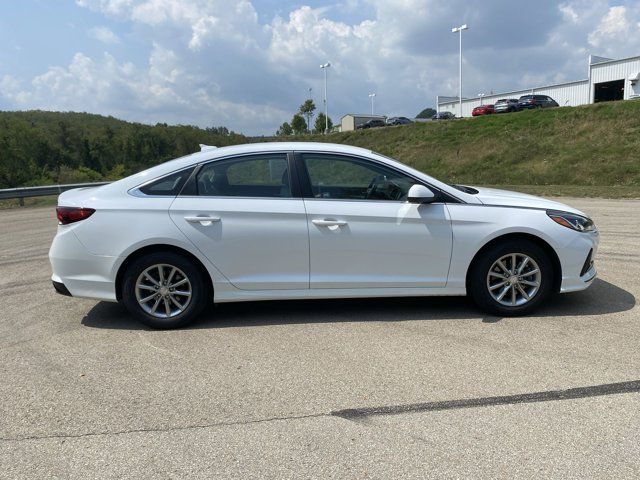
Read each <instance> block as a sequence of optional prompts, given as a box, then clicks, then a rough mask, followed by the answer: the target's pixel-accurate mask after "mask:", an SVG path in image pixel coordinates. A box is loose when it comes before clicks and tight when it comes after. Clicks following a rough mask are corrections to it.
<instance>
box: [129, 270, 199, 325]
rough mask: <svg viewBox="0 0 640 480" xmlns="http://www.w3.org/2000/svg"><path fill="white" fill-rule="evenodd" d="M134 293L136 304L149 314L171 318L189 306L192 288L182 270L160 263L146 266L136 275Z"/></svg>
mask: <svg viewBox="0 0 640 480" xmlns="http://www.w3.org/2000/svg"><path fill="white" fill-rule="evenodd" d="M135 293H136V300H137V301H138V305H139V306H140V308H142V310H144V311H145V312H147V313H148V314H149V315H152V316H154V317H156V318H172V317H175V316H176V315H180V314H181V313H182V312H184V311H185V309H186V308H187V307H188V306H189V303H190V302H191V295H192V288H191V282H190V281H189V278H188V277H187V276H186V275H185V273H184V272H183V271H182V270H180V269H179V268H178V267H174V266H173V265H169V264H164V263H162V264H156V265H152V266H150V267H148V268H147V269H145V270H144V271H143V272H142V273H141V274H140V275H139V276H138V279H137V280H136V286H135Z"/></svg>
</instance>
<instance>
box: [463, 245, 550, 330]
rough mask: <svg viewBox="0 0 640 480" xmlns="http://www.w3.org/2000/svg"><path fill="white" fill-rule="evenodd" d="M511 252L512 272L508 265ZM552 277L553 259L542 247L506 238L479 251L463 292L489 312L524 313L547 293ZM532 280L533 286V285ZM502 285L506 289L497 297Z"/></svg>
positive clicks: (547, 294)
mask: <svg viewBox="0 0 640 480" xmlns="http://www.w3.org/2000/svg"><path fill="white" fill-rule="evenodd" d="M514 255H515V256H516V272H515V273H516V274H515V275H514V274H513V269H512V264H513V256H514ZM525 258H528V260H527V261H525ZM498 261H501V263H502V265H500V263H498ZM523 263H524V265H522V264H523ZM521 265H522V267H521ZM502 267H504V268H502ZM518 269H521V274H520V275H517V271H518ZM536 269H537V270H538V272H537V273H536V272H535V270H536ZM500 276H502V278H501V277H500ZM553 278H554V271H553V263H552V262H551V259H550V258H549V256H548V254H547V253H546V252H545V251H544V250H543V249H542V248H540V247H539V246H538V245H536V244H535V243H533V242H531V241H529V240H507V241H505V242H504V243H500V244H497V245H494V246H492V247H490V248H489V249H488V250H486V251H484V252H481V253H480V256H479V257H478V258H477V259H476V260H475V261H474V263H473V265H472V268H471V270H470V272H469V275H468V277H467V292H468V293H469V295H470V296H471V298H472V299H473V300H474V302H475V303H476V305H478V307H480V308H481V309H482V310H484V311H485V312H487V313H490V314H492V315H498V316H503V317H514V316H520V315H527V314H529V313H531V312H533V311H534V310H535V309H536V308H538V307H539V306H540V305H542V304H544V302H545V301H546V299H547V298H548V297H549V295H551V293H552V291H553ZM536 283H537V284H538V286H537V287H535V286H534V285H535V284H536ZM507 287H508V289H507ZM505 289H506V293H505V294H504V296H503V297H502V299H500V298H499V297H500V295H501V294H503V292H505ZM514 291H515V296H514ZM523 292H524V293H523ZM525 294H526V296H528V297H529V299H527V298H525ZM496 297H497V298H496Z"/></svg>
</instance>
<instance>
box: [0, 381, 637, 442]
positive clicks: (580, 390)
mask: <svg viewBox="0 0 640 480" xmlns="http://www.w3.org/2000/svg"><path fill="white" fill-rule="evenodd" d="M638 392H640V380H633V381H628V382H618V383H607V384H602V385H592V386H588V387H577V388H569V389H565V390H546V391H542V392H534V393H522V394H516V395H503V396H495V397H480V398H465V399H459V400H443V401H438V402H425V403H411V404H405V405H387V406H382V407H368V408H348V409H343V410H333V411H330V412H329V413H312V414H307V415H291V416H287V417H269V418H262V419H257V420H245V421H234V422H215V423H207V424H196V425H184V426H175V427H165V428H161V427H156V428H153V427H151V428H138V429H130V430H118V431H113V432H108V431H106V432H89V433H81V434H53V435H34V436H28V437H0V441H3V442H22V441H29V440H49V439H76V438H86V437H100V436H116V435H126V434H131V433H150V432H178V431H185V430H195V429H205V428H215V427H226V426H233V425H252V424H259V423H267V422H278V421H287V420H304V419H307V418H321V417H338V418H342V419H344V420H350V421H354V422H357V423H361V424H363V425H368V422H367V419H368V418H369V417H374V416H383V415H399V414H407V413H419V412H436V411H443V410H455V409H462V408H477V407H489V406H496V405H514V404H518V403H538V402H549V401H557V400H574V399H580V398H590V397H600V396H604V395H616V394H623V393H638ZM417 439H418V440H424V439H420V438H417Z"/></svg>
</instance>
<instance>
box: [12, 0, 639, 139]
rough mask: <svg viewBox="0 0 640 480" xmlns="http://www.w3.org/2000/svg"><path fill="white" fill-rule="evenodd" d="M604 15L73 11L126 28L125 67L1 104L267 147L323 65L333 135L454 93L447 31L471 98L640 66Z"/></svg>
mask: <svg viewBox="0 0 640 480" xmlns="http://www.w3.org/2000/svg"><path fill="white" fill-rule="evenodd" d="M610 1H611V0H565V1H563V2H562V3H560V4H558V2H557V1H556V0H538V1H537V2H536V20H537V21H536V22H525V23H519V22H514V21H513V18H514V12H516V13H515V17H516V18H517V17H518V12H521V11H528V10H529V9H530V8H531V7H530V0H492V2H479V1H469V0H448V1H447V2H444V1H442V0H394V1H389V0H342V1H338V2H337V3H336V2H335V1H334V2H333V4H332V5H328V6H326V7H322V8H311V7H309V6H301V7H297V8H292V9H291V10H289V11H287V10H282V11H284V12H285V13H284V14H283V15H281V16H277V17H275V18H273V19H270V20H267V21H264V20H263V21H262V22H261V21H260V20H259V17H258V14H257V12H256V9H255V8H254V6H253V4H252V3H251V2H250V1H249V0H180V1H175V0H76V2H77V4H78V5H79V6H81V7H84V8H90V9H92V10H93V11H95V12H99V13H100V14H102V15H103V16H104V17H105V22H104V23H105V24H106V25H109V22H120V24H121V25H123V26H124V27H130V33H129V34H128V37H127V38H131V40H132V41H131V42H128V45H125V48H119V52H120V53H119V54H118V55H119V56H120V55H123V57H121V58H117V59H116V57H114V56H112V55H107V54H105V55H104V56H102V57H95V58H93V57H92V56H89V55H87V54H86V53H82V52H78V53H76V55H75V56H74V57H73V58H72V59H71V61H70V62H69V64H68V65H66V66H54V67H50V68H48V69H47V70H46V71H44V73H42V74H40V75H37V76H36V77H35V78H32V79H20V78H15V77H11V76H5V77H2V80H0V95H2V96H3V97H4V98H5V99H8V100H9V102H10V103H11V104H12V105H14V106H15V107H16V108H50V109H61V110H69V109H73V110H88V111H93V112H98V113H108V114H112V115H116V116H119V117H122V118H127V119H132V120H137V121H148V122H151V123H155V122H158V121H159V122H177V123H195V124H199V125H202V126H208V125H221V124H225V125H227V126H228V127H230V128H232V129H235V130H240V131H244V132H247V133H271V132H273V131H275V129H276V128H277V126H278V125H279V124H280V123H282V122H283V121H285V120H289V119H290V117H291V115H292V113H293V112H294V111H295V110H296V109H297V107H298V106H299V105H300V103H302V100H303V99H304V98H305V96H306V94H307V89H308V88H309V87H313V90H314V96H315V100H316V105H317V106H318V107H320V105H321V103H322V101H321V92H322V90H323V80H322V72H321V70H320V69H319V65H320V63H323V62H325V61H330V62H331V63H332V67H331V69H330V70H329V72H328V74H329V107H330V110H329V113H330V115H331V116H332V118H333V119H334V121H336V120H338V119H339V117H340V116H341V115H342V114H344V113H347V112H349V111H366V110H367V109H368V105H369V100H368V96H367V94H368V93H370V92H372V91H375V92H376V93H377V95H378V96H377V97H376V110H377V111H379V112H380V113H387V114H396V115H397V114H402V115H407V116H411V115H414V114H415V113H417V112H419V111H420V110H422V108H424V107H425V106H429V105H433V103H434V100H435V97H436V95H438V94H442V95H447V94H454V93H456V91H457V84H458V76H457V62H458V56H457V47H458V44H457V37H456V36H455V35H452V34H451V32H450V27H451V26H453V25H454V24H459V23H465V22H466V23H469V25H470V30H468V31H467V32H465V34H464V42H465V43H464V52H465V61H464V94H465V95H466V96H475V95H476V94H477V93H478V92H488V91H491V90H493V91H505V90H511V89H517V88H522V87H529V86H531V85H530V83H531V82H533V83H550V82H554V81H557V80H572V79H579V78H583V77H584V75H585V70H586V59H587V55H588V53H595V54H603V55H607V56H611V57H622V56H627V55H633V54H638V53H640V51H639V50H640V40H637V39H640V35H638V31H637V30H638V26H637V23H638V21H639V20H640V12H639V10H640V5H637V4H635V3H633V2H630V0H621V2H622V3H623V4H624V5H617V6H612V5H610ZM363 12H364V13H363ZM260 18H262V19H264V18H265V16H264V12H262V13H261V16H260ZM353 18H357V20H353ZM350 19H351V20H350ZM497 24H499V25H501V28H496V25H497ZM98 29H101V30H100V33H99V32H98ZM102 29H104V30H102ZM109 33H111V34H112V35H109ZM91 34H92V35H93V36H94V37H96V38H98V36H99V35H100V36H101V39H100V41H102V42H104V43H109V42H114V41H117V39H118V37H117V36H115V34H113V32H112V31H111V30H109V28H108V27H106V26H105V27H97V29H93V30H92V31H91ZM129 35H130V37H129ZM130 45H135V47H130ZM140 45H148V49H149V50H148V52H147V53H146V61H141V60H140V55H139V52H136V54H135V55H131V56H130V57H129V56H126V55H127V50H126V48H140ZM591 48H594V49H597V50H596V51H594V52H591V51H590V49H591ZM123 51H124V53H122V52H123ZM127 58H136V59H137V60H136V61H135V63H132V62H128V61H126V59H127Z"/></svg>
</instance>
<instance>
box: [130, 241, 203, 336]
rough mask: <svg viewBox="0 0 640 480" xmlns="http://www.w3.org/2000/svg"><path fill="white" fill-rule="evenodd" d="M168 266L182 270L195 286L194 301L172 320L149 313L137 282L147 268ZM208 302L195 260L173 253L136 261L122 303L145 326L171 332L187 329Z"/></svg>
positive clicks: (158, 253)
mask: <svg viewBox="0 0 640 480" xmlns="http://www.w3.org/2000/svg"><path fill="white" fill-rule="evenodd" d="M159 263H164V264H167V265H173V266H175V267H178V268H179V269H180V270H182V271H183V272H184V273H185V275H186V276H187V277H188V278H189V282H190V283H191V301H190V303H189V305H188V306H187V308H186V309H185V311H184V312H182V313H181V314H179V315H176V316H175V317H172V318H167V319H162V318H156V317H153V316H152V315H149V314H148V313H147V312H145V311H144V310H143V309H142V308H141V307H140V305H139V304H138V300H137V299H136V292H135V283H136V280H137V279H138V276H139V275H140V274H141V273H142V272H143V271H144V270H146V269H147V268H149V267H151V266H153V265H157V264H159ZM207 301H208V288H207V284H206V283H205V281H204V278H203V276H202V273H201V272H200V270H199V269H198V268H197V267H196V266H195V265H194V264H193V262H192V261H190V260H189V259H187V258H185V257H184V256H182V255H179V254H177V253H173V252H154V253H150V254H148V255H145V256H143V257H140V258H138V259H137V260H135V261H133V262H132V263H131V265H129V266H128V267H127V270H126V272H125V274H124V282H123V288H122V303H123V304H124V306H125V307H126V308H127V310H129V312H130V313H131V314H132V315H133V316H134V317H135V318H136V320H138V321H140V322H141V323H143V324H145V325H147V326H149V327H152V328H157V329H170V328H178V327H181V326H184V325H186V324H188V323H190V322H192V321H193V320H195V318H196V317H197V316H198V315H199V314H200V313H201V312H202V310H203V309H204V307H205V306H206V304H207Z"/></svg>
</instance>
